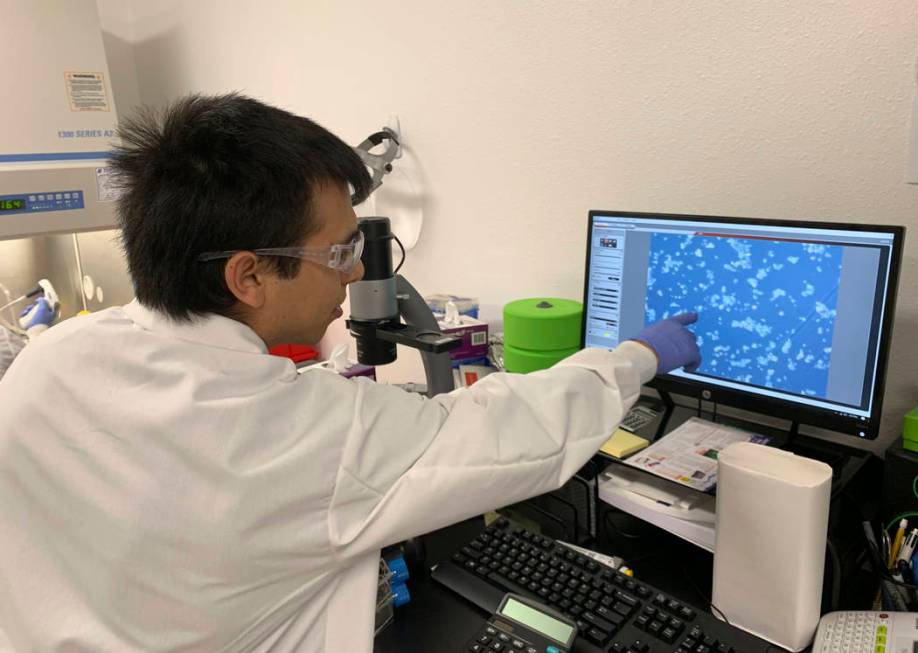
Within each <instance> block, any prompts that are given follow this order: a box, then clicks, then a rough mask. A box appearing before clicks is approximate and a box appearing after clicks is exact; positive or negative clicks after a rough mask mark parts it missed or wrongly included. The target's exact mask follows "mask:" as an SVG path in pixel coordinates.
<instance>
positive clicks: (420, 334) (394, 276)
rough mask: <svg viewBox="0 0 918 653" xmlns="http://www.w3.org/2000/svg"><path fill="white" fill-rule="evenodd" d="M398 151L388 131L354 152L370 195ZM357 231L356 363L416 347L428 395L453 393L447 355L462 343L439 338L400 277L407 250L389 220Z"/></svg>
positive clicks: (377, 361)
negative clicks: (365, 171) (398, 254)
mask: <svg viewBox="0 0 918 653" xmlns="http://www.w3.org/2000/svg"><path fill="white" fill-rule="evenodd" d="M379 145H385V146H386V147H385V150H384V151H383V152H382V153H381V154H374V153H372V152H371V150H372V149H374V148H376V147H377V146H379ZM399 148H400V143H399V137H398V135H397V134H396V133H395V132H394V131H392V130H391V129H389V128H383V129H382V130H381V131H378V132H376V133H374V134H371V135H370V136H368V137H367V138H366V139H365V140H364V141H363V142H362V143H361V144H360V145H358V146H357V147H356V148H354V149H355V151H356V152H357V154H358V156H360V159H361V160H362V161H363V162H364V164H365V165H366V166H367V167H368V168H369V169H370V171H371V172H372V185H371V190H370V192H373V191H374V190H376V189H377V188H379V186H380V185H381V184H382V179H383V177H384V176H385V175H386V174H388V173H389V172H391V171H392V161H393V160H394V159H396V158H398V156H399ZM357 228H358V229H360V231H361V232H362V233H363V238H364V246H363V254H362V255H361V261H362V262H363V267H364V270H365V271H364V275H363V279H362V280H361V281H356V282H354V283H352V284H350V286H349V293H350V298H351V315H350V318H349V319H348V320H347V321H346V324H347V328H348V330H349V331H350V333H351V335H352V336H354V338H355V339H356V340H357V360H358V361H359V362H360V363H363V364H364V365H386V364H387V363H391V362H393V361H394V360H395V358H396V345H404V346H406V347H412V348H414V349H417V350H418V351H420V353H421V360H422V362H423V364H424V373H425V376H426V377H427V396H429V397H433V396H434V395H437V394H440V393H443V392H449V391H450V390H452V389H453V370H452V365H451V362H450V358H449V353H448V352H449V351H450V350H451V349H455V348H456V347H458V346H459V345H460V344H462V341H461V340H460V339H459V338H456V337H452V336H446V335H444V334H442V333H440V331H439V325H438V324H437V321H436V319H435V318H434V316H433V313H432V312H431V310H430V308H429V307H428V306H427V302H425V301H424V298H423V297H421V295H420V294H419V293H418V291H417V290H415V289H414V286H412V285H411V284H410V283H409V282H408V280H407V279H405V277H403V276H402V275H400V274H398V270H399V268H401V267H402V263H404V261H405V248H404V247H402V244H401V242H399V240H398V238H397V237H396V236H395V234H393V233H392V226H391V224H390V223H389V218H384V217H371V218H361V219H360V221H359V222H358V224H357ZM393 241H395V243H396V244H398V246H399V249H401V251H402V263H399V265H398V267H397V268H395V270H394V271H393V269H392V242H393ZM402 318H404V322H402Z"/></svg>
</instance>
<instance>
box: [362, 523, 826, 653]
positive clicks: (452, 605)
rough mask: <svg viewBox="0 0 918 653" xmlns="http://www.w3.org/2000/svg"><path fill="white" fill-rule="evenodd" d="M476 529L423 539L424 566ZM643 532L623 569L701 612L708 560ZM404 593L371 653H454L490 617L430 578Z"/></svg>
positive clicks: (670, 539)
mask: <svg viewBox="0 0 918 653" xmlns="http://www.w3.org/2000/svg"><path fill="white" fill-rule="evenodd" d="M623 517H624V518H628V517H629V516H627V515H624V516H623ZM627 523H628V528H631V527H634V529H635V531H640V529H641V524H642V522H640V523H639V520H635V522H634V523H630V522H627ZM482 526H483V524H482V522H481V520H480V519H478V520H470V521H468V522H463V523H462V524H458V525H456V526H451V527H449V528H446V529H443V530H442V531H438V532H437V533H434V534H432V535H431V536H429V537H428V540H427V541H428V542H429V544H428V558H429V560H430V562H431V563H436V562H439V561H441V560H445V559H447V558H448V557H449V555H450V554H451V553H452V552H453V551H454V550H455V549H456V548H458V547H459V546H460V545H461V544H464V543H465V542H467V541H469V540H470V539H471V537H473V536H474V535H473V534H474V533H476V532H477V531H478V530H480V529H481V528H482ZM646 527H647V528H648V529H650V530H647V531H640V532H631V531H625V532H627V534H628V535H629V536H635V535H636V536H637V537H635V538H634V541H635V544H634V546H633V550H632V551H631V553H632V554H633V555H631V556H628V555H625V560H626V561H627V564H629V565H630V566H632V567H633V568H634V569H635V571H636V575H637V577H638V578H639V579H640V580H642V581H645V582H647V583H650V584H651V585H655V586H656V587H659V588H660V589H662V590H664V591H666V592H668V593H669V594H672V595H673V596H674V597H676V598H677V599H679V600H681V601H683V602H685V603H687V604H689V605H692V606H694V607H696V608H698V609H701V610H704V599H705V597H704V592H710V571H711V563H712V556H711V555H710V554H709V553H707V552H706V551H703V550H701V549H699V548H697V547H695V546H693V545H691V544H688V543H687V542H684V541H683V540H680V539H679V538H677V537H675V536H671V535H669V534H668V533H664V532H662V531H659V529H656V528H655V527H653V526H650V525H649V524H647V525H646ZM470 533H472V535H470ZM644 537H652V538H653V542H652V543H648V542H647V541H644ZM638 552H640V553H638ZM621 553H625V552H621ZM409 590H410V591H411V602H410V603H408V604H407V605H404V606H402V607H400V608H397V609H396V611H395V619H394V621H393V622H392V623H391V624H390V625H389V626H387V627H386V628H385V629H384V630H383V631H381V632H380V633H379V635H378V636H377V637H376V642H375V646H374V652H375V653H432V652H437V653H440V652H442V653H451V652H456V653H459V651H461V650H462V648H461V647H462V645H463V644H465V643H466V642H467V641H468V640H469V639H470V638H471V637H472V635H474V634H475V633H476V632H477V631H478V629H479V628H480V627H481V625H482V624H483V623H484V621H485V620H486V619H487V618H488V617H489V616H490V614H489V613H487V612H485V611H483V610H481V609H479V608H478V607H477V606H475V605H473V604H471V603H469V602H468V601H466V600H465V599H464V598H462V597H460V596H458V595H456V594H454V593H453V592H451V591H450V590H448V589H446V588H444V587H443V586H441V585H439V584H438V583H436V582H435V581H433V580H431V579H430V578H417V577H412V578H411V580H410V581H409ZM778 650H780V649H777V647H775V651H778ZM808 650H809V649H807V651H808ZM804 653H805V652H804Z"/></svg>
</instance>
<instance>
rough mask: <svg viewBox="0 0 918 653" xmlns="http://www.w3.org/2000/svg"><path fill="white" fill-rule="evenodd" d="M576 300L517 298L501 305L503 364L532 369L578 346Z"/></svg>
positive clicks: (509, 367)
mask: <svg viewBox="0 0 918 653" xmlns="http://www.w3.org/2000/svg"><path fill="white" fill-rule="evenodd" d="M582 319H583V306H582V305H581V304H580V302H575V301H572V300H570V299H558V298H555V297H535V298H531V299H518V300H516V301H514V302H510V303H509V304H507V305H506V306H504V367H505V368H506V370H507V371H508V372H533V371H535V370H544V369H545V368H547V367H551V366H552V365H554V364H555V363H557V362H558V361H559V360H561V359H562V358H567V357H568V356H570V355H571V354H573V353H575V352H576V351H578V350H579V349H580V321H581V320H582Z"/></svg>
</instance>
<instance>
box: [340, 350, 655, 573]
mask: <svg viewBox="0 0 918 653" xmlns="http://www.w3.org/2000/svg"><path fill="white" fill-rule="evenodd" d="M655 369H656V357H655V355H654V354H653V352H652V351H650V350H649V349H647V348H645V347H644V346H643V345H640V344H637V343H634V342H626V343H623V344H622V345H620V346H619V347H618V348H617V349H616V350H615V351H612V352H609V351H605V350H600V349H586V350H583V351H581V352H578V353H577V354H575V355H573V356H571V357H570V358H568V359H566V360H564V361H562V362H560V363H558V364H557V365H555V366H554V367H553V368H551V369H549V370H544V371H540V372H536V373H531V374H527V375H520V374H491V375H489V376H487V377H485V378H484V379H482V380H481V381H479V382H478V383H476V384H475V385H474V386H472V387H470V388H467V389H460V390H456V391H454V392H451V393H449V394H447V395H441V396H438V397H436V398H434V399H424V398H422V397H418V396H412V395H409V394H407V393H405V392H402V391H401V390H399V389H397V388H392V387H388V386H384V385H376V384H371V383H365V384H362V385H361V387H360V391H359V392H358V397H357V405H356V410H355V416H354V422H353V425H352V428H351V432H350V434H349V436H348V440H347V442H346V444H345V447H344V451H343V454H342V461H341V466H340V469H339V470H338V475H337V479H336V485H335V490H334V494H333V497H332V501H331V506H330V510H329V521H328V526H329V536H330V540H331V543H332V546H333V547H334V549H335V551H336V553H337V555H338V556H340V557H342V558H346V557H350V556H355V555H359V554H361V553H364V552H366V551H370V550H374V549H379V548H381V547H383V546H386V545H388V544H391V543H394V542H398V541H401V540H404V539H406V538H408V537H413V536H415V535H419V534H421V533H425V532H429V531H431V530H434V529H437V528H442V527H443V526H446V525H448V524H451V523H454V522H457V521H459V520H462V519H466V518H468V517H471V516H474V515H476V514H481V513H483V512H486V511H488V510H493V509H495V508H498V507H501V506H504V505H509V504H511V503H514V502H517V501H521V500H523V499H527V498H529V497H532V496H535V495H538V494H541V493H544V492H547V491H550V490H553V489H555V488H558V487H560V486H561V485H562V484H563V483H564V482H566V481H567V480H568V479H569V478H570V477H571V476H572V475H573V474H574V473H575V472H576V471H577V470H578V469H580V467H582V466H583V465H584V464H585V463H586V462H587V461H588V460H589V459H590V457H591V456H592V455H593V454H595V453H596V451H597V450H598V449H599V447H600V446H602V444H603V443H604V442H605V440H606V439H607V438H608V437H609V435H610V434H611V433H612V431H613V430H614V428H615V427H616V426H617V425H618V424H619V422H620V421H621V419H622V417H623V416H624V414H625V413H626V412H627V410H628V409H629V408H630V406H631V405H632V404H633V403H634V401H635V400H636V399H637V397H638V396H639V394H640V387H641V384H642V383H644V382H646V381H648V380H650V379H651V378H652V377H653V375H654V371H655Z"/></svg>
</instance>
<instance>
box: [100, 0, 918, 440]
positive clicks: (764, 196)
mask: <svg viewBox="0 0 918 653" xmlns="http://www.w3.org/2000/svg"><path fill="white" fill-rule="evenodd" d="M115 4H116V3H112V2H111V0H102V2H101V4H100V8H101V10H102V12H103V14H109V15H111V14H112V13H113V12H114V13H119V14H120V15H121V18H123V15H122V14H123V12H121V10H116V9H115V7H114V5H115ZM130 9H131V13H132V16H131V26H130V29H129V30H126V31H125V32H123V33H129V34H130V38H131V39H132V41H133V44H134V56H135V57H136V65H137V73H138V80H139V85H138V86H139V97H140V99H141V100H142V101H143V102H145V103H150V104H161V103H163V102H166V101H168V100H171V99H174V98H176V97H178V96H180V95H182V94H184V93H188V92H194V91H201V92H223V91H228V90H241V91H244V92H246V93H248V94H250V95H253V96H255V97H258V98H261V99H264V100H266V101H269V102H271V103H274V104H278V105H280V106H283V107H285V108H288V109H291V110H293V111H296V112H298V113H301V114H304V115H307V116H310V117H312V118H314V119H316V120H317V121H318V122H320V123H322V124H324V125H325V126H327V127H328V128H330V129H332V130H333V131H335V132H336V133H338V134H339V135H340V136H342V137H343V138H344V139H345V140H347V141H348V142H351V143H355V144H356V143H357V142H359V141H360V140H362V139H363V138H364V137H365V136H366V135H367V134H369V133H370V132H371V131H373V130H375V129H377V128H378V127H379V126H381V125H382V124H384V123H385V122H386V120H387V119H388V117H389V115H390V114H392V113H397V114H398V116H399V117H400V119H401V123H402V128H403V135H404V139H405V141H406V143H407V146H408V148H409V154H410V155H411V157H413V158H411V160H410V162H409V163H410V164H411V168H412V172H413V174H414V175H415V176H414V181H415V183H416V184H417V186H418V187H419V188H422V189H423V204H422V206H423V212H424V218H425V224H424V232H423V234H422V236H421V240H420V242H419V244H418V247H417V248H416V249H415V250H414V251H412V252H411V253H410V258H409V261H408V263H407V264H406V265H405V268H404V270H405V273H406V275H407V276H408V278H409V279H411V280H412V281H413V282H414V283H415V285H416V286H418V289H419V290H420V291H421V292H422V293H424V294H427V293H431V292H453V293H460V294H468V295H475V296H478V297H480V298H481V300H482V302H483V303H486V304H489V305H493V306H500V305H501V304H503V303H504V302H506V301H508V300H510V299H515V298H520V297H526V296H536V295H547V296H550V295H556V296H564V297H571V298H575V299H579V298H580V297H581V293H582V259H583V251H584V244H585V222H586V214H587V211H588V209H590V208H606V209H628V210H636V211H661V212H685V213H707V214H714V215H717V214H720V215H740V216H760V217H772V218H801V219H802V218H807V219H818V220H829V221H856V222H868V223H893V224H905V225H908V226H909V228H910V229H912V230H913V233H911V235H910V238H911V240H910V242H909V245H908V246H907V248H906V257H905V265H904V269H903V274H902V285H901V291H900V303H899V308H898V318H897V326H896V338H895V341H894V351H893V357H892V363H891V370H890V376H889V378H890V384H889V391H888V393H887V403H886V411H885V412H886V420H885V426H884V434H885V436H884V440H885V439H889V438H891V437H893V436H894V434H895V433H896V432H897V431H898V430H899V427H900V424H901V416H902V414H903V413H904V412H905V411H906V410H907V409H909V408H911V407H914V406H915V405H918V343H916V341H915V338H914V337H913V336H912V334H913V333H914V332H915V330H916V328H918V293H916V291H915V288H916V287H918V245H916V241H915V238H918V218H916V208H918V186H908V185H906V184H905V182H904V178H905V166H906V157H907V134H908V116H909V107H910V102H911V98H912V94H913V92H914V89H915V75H916V70H915V65H916V64H915V58H916V55H918V3H915V2H914V0H838V1H834V2H828V1H816V0H811V1H809V2H804V3H801V2H792V1H775V0H765V1H758V0H757V1H752V0H747V1H744V2H734V3H727V2H721V1H717V0H695V1H693V2H675V1H671V2H654V3H650V2H637V1H634V2H624V1H610V0H589V1H587V0H584V1H578V2H574V1H561V0H554V1H537V0H530V1H528V2H527V1H523V0H518V1H513V2H511V1H509V0H489V1H483V0H470V1H466V2H452V3H447V2H431V1H430V0H403V1H402V2H398V3H380V2H358V1H344V0H335V1H325V2H318V1H311V2H307V1H303V0H273V1H263V2H259V3H254V2H250V1H248V0H234V1H227V0H221V1H219V2H218V1H215V0H210V1H201V0H186V1H179V0H161V1H159V2H151V1H150V0H134V1H133V2H132V3H131V5H130ZM106 20H107V19H106V18H105V17H103V24H105V22H106ZM109 22H112V21H109ZM114 74H115V73H114V71H113V76H114ZM120 110H121V114H122V115H124V113H125V108H124V107H120ZM334 337H336V338H343V335H342V333H341V331H338V332H337V333H336V334H335V335H334ZM884 444H885V442H884Z"/></svg>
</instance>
